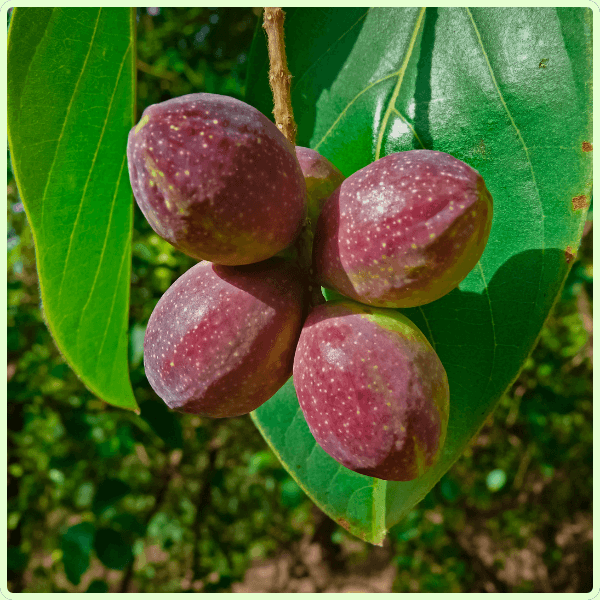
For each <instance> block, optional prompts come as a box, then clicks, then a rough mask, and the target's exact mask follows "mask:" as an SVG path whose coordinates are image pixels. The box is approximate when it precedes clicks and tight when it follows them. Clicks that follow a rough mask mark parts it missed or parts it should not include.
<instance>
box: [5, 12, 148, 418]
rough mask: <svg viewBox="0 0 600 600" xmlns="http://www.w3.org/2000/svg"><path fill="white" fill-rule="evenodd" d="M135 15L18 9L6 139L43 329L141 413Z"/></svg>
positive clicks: (115, 398) (89, 377)
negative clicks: (132, 352) (29, 235)
mask: <svg viewBox="0 0 600 600" xmlns="http://www.w3.org/2000/svg"><path fill="white" fill-rule="evenodd" d="M134 24H135V14H134V9H130V8H62V7H59V8H29V7H22V8H21V7H20V8H16V9H15V10H14V12H13V15H12V20H11V25H10V29H9V39H8V73H7V85H8V137H9V145H10V153H11V159H12V166H13V170H14V174H15V179H16V181H17V185H18V188H19V194H20V196H21V199H22V202H23V205H24V207H25V210H26V212H27V218H28V221H29V225H30V227H31V230H32V232H33V237H34V240H35V249H36V261H37V270H38V275H39V284H40V292H41V297H42V303H43V310H44V317H45V321H46V323H47V325H48V328H49V329H50V332H51V333H52V336H53V338H54V341H55V342H56V345H57V346H58V348H59V349H60V351H61V353H62V354H63V356H64V358H65V360H66V361H67V362H68V363H69V365H70V366H71V368H72V369H73V370H74V371H75V373H77V375H78V376H79V377H80V378H81V380H82V381H83V382H84V384H85V385H86V386H87V387H88V389H90V390H91V391H92V392H93V393H94V394H95V395H96V396H98V397H99V398H100V399H102V400H104V401H105V402H108V403H110V404H114V405H115V406H119V407H122V408H127V409H131V410H135V409H136V408H137V404H136V401H135V398H134V396H133V391H132V389H131V384H130V381H129V374H128V363H127V320H128V311H129V286H130V278H131V229H132V223H133V220H132V219H133V211H132V193H131V186H130V184H129V177H128V172H127V160H126V155H125V151H126V144H127V135H128V133H129V130H130V129H131V127H132V126H133V120H134V87H135V85H134V84H135V65H134V62H135V48H134Z"/></svg>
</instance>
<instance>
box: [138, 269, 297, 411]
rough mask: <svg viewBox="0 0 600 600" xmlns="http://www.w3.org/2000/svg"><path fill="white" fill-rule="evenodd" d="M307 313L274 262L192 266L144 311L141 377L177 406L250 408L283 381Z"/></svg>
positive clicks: (291, 277)
mask: <svg viewBox="0 0 600 600" xmlns="http://www.w3.org/2000/svg"><path fill="white" fill-rule="evenodd" d="M305 311H306V292H305V289H304V285H303V281H302V279H301V276H300V274H299V273H298V271H297V270H296V269H295V268H294V267H293V266H292V265H290V264H288V263H285V262H284V261H282V260H280V259H271V260H268V261H264V262H262V263H258V264H252V265H246V266H239V267H228V266H222V265H214V264H211V263H209V262H201V263H198V264H197V265H195V266H194V267H192V268H191V269H190V270H189V271H187V272H186V273H184V274H183V275H182V276H181V277H180V278H179V279H177V281H175V283H173V285H172V286H171V287H170V288H169V289H168V290H167V291H166V292H165V294H164V295H163V296H162V298H161V299H160V300H159V301H158V304H157V305H156V307H155V309H154V311H153V312H152V315H151V316H150V320H149V322H148V327H147V329H146V335H145V339H144V367H145V370H146V377H147V378H148V381H149V382H150V385H151V386H152V388H153V389H154V391H155V392H156V393H157V394H158V395H159V396H160V397H161V398H162V399H163V400H164V401H165V403H166V404H167V405H168V406H169V407H170V408H173V409H175V410H178V411H181V412H187V413H194V414H199V415H202V416H206V417H235V416H239V415H243V414H246V413H249V412H251V411H253V410H254V409H256V408H258V407H259V406H260V405H261V404H263V402H266V401H267V400H268V399H269V398H270V397H271V396H272V395H273V394H274V393H275V392H276V391H277V390H278V389H279V388H280V387H281V386H282V385H283V384H284V383H285V382H286V381H287V380H288V379H289V377H290V375H291V373H292V364H293V359H294V350H295V348H296V342H297V340H298V336H299V335H300V329H301V327H302V321H303V318H304V316H305Z"/></svg>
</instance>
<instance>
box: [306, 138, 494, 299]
mask: <svg viewBox="0 0 600 600" xmlns="http://www.w3.org/2000/svg"><path fill="white" fill-rule="evenodd" d="M491 225H492V197H491V195H490V193H489V192H488V190H487V188H486V187H485V183H484V181H483V179H482V177H481V175H479V173H478V172H477V171H475V170H474V169H473V168H471V167H470V166H469V165H467V164H465V163H464V162H462V161H460V160H458V159H456V158H454V157H453V156H450V155H449V154H446V153H444V152H437V151H434V150H410V151H408V152H398V153H396V154H390V155H389V156H386V157H384V158H380V159H379V160H376V161H375V162H373V163H371V164H370V165H368V166H367V167H364V168H363V169H361V170H360V171H357V172H356V173H354V174H353V175H351V176H350V177H348V178H347V179H346V180H345V181H344V182H343V183H342V185H341V186H340V187H339V188H338V189H337V190H336V191H335V192H334V193H333V194H332V195H331V197H330V198H329V200H328V201H327V202H326V204H325V206H324V208H323V211H322V212H321V215H320V217H319V221H318V223H317V230H316V234H315V242H314V247H313V248H314V252H313V260H314V267H315V271H316V274H317V277H318V279H319V281H320V282H321V284H322V285H324V286H326V287H330V288H332V289H334V290H336V291H338V292H340V293H341V294H343V295H344V296H347V297H349V298H353V299H354V300H358V301H359V302H364V303H365V304H370V305H372V306H381V307H397V308H401V307H410V306H420V305H422V304H427V303H429V302H433V301H434V300H437V299H438V298H441V297H442V296H444V295H445V294H447V293H448V292H450V291H451V290H452V289H454V288H455V287H456V286H457V285H458V284H459V283H460V282H461V281H462V280H463V279H464V278H465V277H466V276H467V275H468V273H469V272H470V271H471V269H473V267H474V266H475V265H476V264H477V262H478V260H479V259H480V258H481V255H482V253H483V250H484V248H485V245H486V243H487V240H488V237H489V234H490V229H491Z"/></svg>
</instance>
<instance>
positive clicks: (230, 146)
mask: <svg viewBox="0 0 600 600" xmlns="http://www.w3.org/2000/svg"><path fill="white" fill-rule="evenodd" d="M127 158H128V162H129V177H130V180H131V187H132V188H133V193H134V195H135V198H136V200H137V203H138V205H139V207H140V209H141V210H142V212H143V213H144V215H145V216H146V219H147V220H148V222H149V223H150V225H151V226H152V228H153V229H154V230H155V231H156V233H158V234H159V235H160V236H161V237H163V238H164V239H165V240H167V241H168V242H170V243H171V244H172V245H173V246H175V247H176V248H177V249H179V250H181V251H182V252H184V253H185V254H188V255H189V256H192V257H194V258H197V259H205V260H210V261H212V262H215V263H218V264H224V265H242V264H250V263H255V262H259V261H262V260H264V259H267V258H269V257H271V256H274V255H275V254H276V253H277V252H279V251H280V250H282V249H283V248H285V247H286V246H289V245H290V244H291V243H292V242H293V241H294V240H295V238H296V237H297V235H298V234H299V232H300V230H301V228H302V225H303V223H304V219H305V218H306V185H305V183H304V177H303V175H302V170H301V169H300V165H299V164H298V160H297V159H296V154H295V151H294V146H292V144H290V142H288V140H287V139H286V138H285V137H284V135H283V134H282V133H281V132H280V131H279V130H278V129H277V127H276V126H275V125H274V124H273V123H272V122H271V121H269V119H267V117H265V116H264V115H263V114H261V113H260V112H259V111H258V110H256V109H255V108H253V107H252V106H249V105H248V104H246V103H244V102H241V101H240V100H235V99H234V98H229V97H227V96H219V95H216V94H189V95H187V96H182V97H180V98H174V99H172V100H167V101H166V102H162V103H160V104H154V105H152V106H149V107H148V108H147V109H146V110H145V111H144V113H143V114H142V118H141V119H140V122H139V123H138V124H137V125H136V127H134V128H133V129H132V130H131V132H130V133H129V140H128V144H127Z"/></svg>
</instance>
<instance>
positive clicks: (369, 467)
mask: <svg viewBox="0 0 600 600" xmlns="http://www.w3.org/2000/svg"><path fill="white" fill-rule="evenodd" d="M294 386H295V388H296V393H297V395H298V400H299V402H300V406H301V408H302V411H303V413H304V417H305V418H306V422H307V423H308V426H309V428H310V430H311V432H312V434H313V436H314V438H315V440H316V441H317V442H318V444H319V445H320V446H321V448H323V450H325V452H327V453H328V454H329V455H330V456H332V457H333V458H334V459H335V460H337V461H338V462H339V463H341V464H342V465H344V466H345V467H347V468H348V469H351V470H353V471H356V472H357V473H362V474H363V475H368V476H370V477H377V478H379V479H386V480H391V481H410V480H412V479H415V478H417V477H419V476H421V475H423V473H425V472H426V471H427V470H428V469H429V468H431V467H432V466H433V465H434V464H435V463H436V462H437V460H438V459H439V455H440V452H441V449H442V447H443V444H444V441H445V437H446V430H447V425H448V412H449V389H448V379H447V376H446V372H445V370H444V367H443V366H442V363H441V361H440V359H439V358H438V356H437V354H436V352H435V351H434V349H433V348H432V347H431V345H430V344H429V342H428V341H427V338H426V337H425V336H424V335H423V333H422V332H421V331H420V330H419V329H418V328H417V327H416V326H415V325H414V323H412V321H410V320H409V319H408V318H407V317H405V316H403V315H402V314H400V313H399V312H397V311H394V310H390V309H381V308H371V307H369V306H365V305H363V304H359V303H357V302H354V301H351V300H347V301H336V302H330V303H327V304H323V305H320V306H317V307H315V308H314V309H312V311H311V312H310V314H309V316H308V318H307V320H306V322H305V324H304V327H303V328H302V333H301V334H300V339H299V341H298V346H297V349H296V355H295V357H294Z"/></svg>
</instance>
